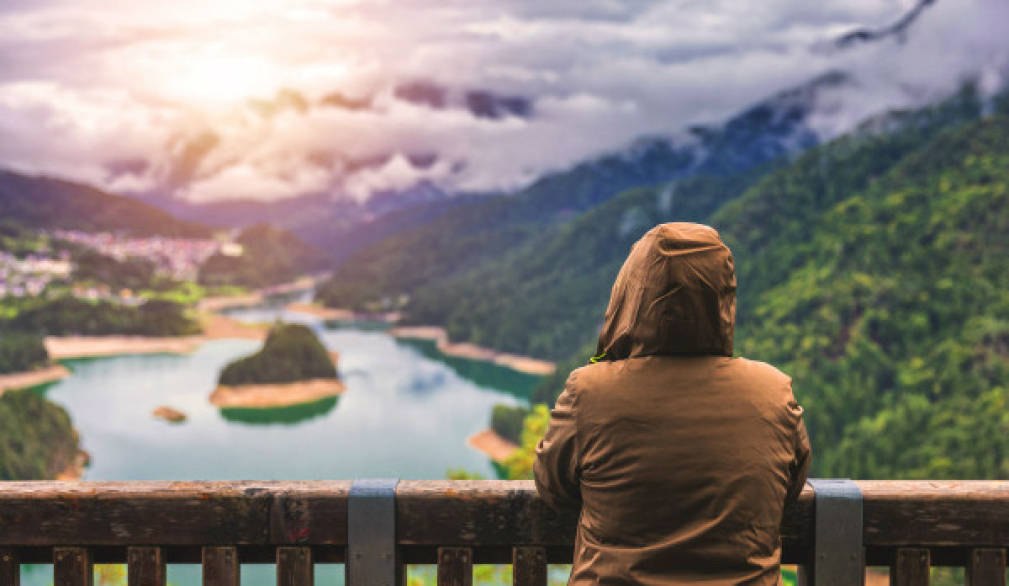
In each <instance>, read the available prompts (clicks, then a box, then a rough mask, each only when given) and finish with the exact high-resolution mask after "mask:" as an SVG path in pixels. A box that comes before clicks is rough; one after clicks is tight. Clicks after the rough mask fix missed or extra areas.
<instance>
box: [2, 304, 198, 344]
mask: <svg viewBox="0 0 1009 586" xmlns="http://www.w3.org/2000/svg"><path fill="white" fill-rule="evenodd" d="M16 309H17V312H16V314H15V315H14V317H12V318H8V319H6V320H2V319H0V328H2V329H3V331H11V332H28V333H32V334H36V335H50V336H67V335H80V336H104V335H117V334H118V335H134V336H184V335H190V334H198V333H200V324H199V323H197V322H196V320H194V319H193V318H191V317H190V316H189V314H188V313H187V311H186V307H185V306H183V305H181V304H179V303H175V302H173V301H167V300H161V299H152V300H150V301H147V302H145V303H144V304H142V305H139V306H123V305H119V304H116V303H112V302H110V301H103V300H96V301H91V300H87V299H78V298H74V297H70V296H60V297H54V298H51V299H50V298H44V297H39V298H30V299H28V300H26V301H23V302H21V303H20V304H18V305H17V307H16Z"/></svg>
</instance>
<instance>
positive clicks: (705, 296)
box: [534, 223, 810, 585]
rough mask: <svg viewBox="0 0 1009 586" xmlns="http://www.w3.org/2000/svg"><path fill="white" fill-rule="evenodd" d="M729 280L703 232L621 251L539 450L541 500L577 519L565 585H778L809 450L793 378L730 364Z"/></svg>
mask: <svg viewBox="0 0 1009 586" xmlns="http://www.w3.org/2000/svg"><path fill="white" fill-rule="evenodd" d="M735 313H736V277H735V272H734V268H733V258H732V253H731V251H730V250H729V248H728V247H727V246H726V245H725V244H724V243H723V242H722V241H721V239H720V238H719V236H718V232H716V231H715V230H714V229H713V228H710V227H708V226H703V225H700V224H690V223H670V224H661V225H659V226H656V227H655V228H652V229H651V230H650V231H649V232H648V233H647V234H645V236H644V237H642V238H641V239H640V240H639V241H638V242H637V243H635V244H634V246H633V247H632V248H631V252H630V255H629V256H628V257H627V260H626V261H625V262H624V265H623V268H621V269H620V273H619V274H618V275H617V279H616V282H615V283H614V284H613V291H612V294H611V297H610V303H609V306H608V308H607V309H606V317H605V320H604V323H603V327H602V330H601V333H600V335H599V344H598V347H597V356H596V357H594V358H593V364H589V365H587V366H584V367H582V368H579V369H577V370H575V371H574V372H572V373H571V376H570V377H568V380H567V383H566V384H565V388H564V391H563V393H562V394H561V395H560V397H559V398H558V399H557V403H556V406H555V407H554V409H553V410H552V411H551V418H550V426H549V428H548V429H547V432H546V434H545V435H544V437H543V439H542V440H541V441H540V442H539V444H538V446H537V448H536V461H535V464H534V473H535V479H536V489H537V491H538V492H539V494H540V496H541V497H542V498H543V499H544V500H545V501H546V502H547V504H549V505H550V506H551V507H554V508H556V509H574V510H580V515H579V521H578V529H577V534H576V536H575V551H574V564H573V567H572V570H571V577H570V579H569V581H568V584H569V585H582V584H605V585H618V584H619V585H625V584H626V585H630V584H642V585H651V584H686V583H691V584H712V585H715V584H717V585H722V584H725V585H728V584H780V582H781V571H780V559H781V537H780V534H779V530H780V529H779V528H780V526H781V520H782V513H783V510H784V506H785V504H786V503H788V502H792V501H794V500H795V499H796V498H797V497H798V495H799V493H800V492H801V490H802V487H803V485H804V484H805V481H806V474H807V471H808V468H809V459H810V447H809V440H808V438H807V436H806V429H805V425H804V424H803V420H802V407H800V406H799V404H798V403H797V402H796V400H795V397H794V396H793V395H792V386H791V379H790V378H789V377H788V376H786V375H785V374H783V373H781V372H780V371H778V370H777V369H776V368H774V367H773V366H770V365H768V364H765V363H763V362H756V361H753V360H747V359H745V358H733V357H732V337H733V330H734V327H735Z"/></svg>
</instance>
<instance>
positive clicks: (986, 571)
mask: <svg viewBox="0 0 1009 586" xmlns="http://www.w3.org/2000/svg"><path fill="white" fill-rule="evenodd" d="M1005 558H1006V552H1005V550H1004V549H997V548H977V549H975V550H974V551H972V552H970V559H969V560H968V561H967V576H966V578H967V580H966V581H965V584H966V586H1005V561H1006V559H1005Z"/></svg>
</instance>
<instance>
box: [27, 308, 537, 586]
mask: <svg viewBox="0 0 1009 586" xmlns="http://www.w3.org/2000/svg"><path fill="white" fill-rule="evenodd" d="M229 315H230V316H232V317H235V318H237V319H241V320H243V321H251V322H272V321H273V320H275V319H277V318H281V319H283V320H285V321H292V322H298V323H304V324H306V325H309V326H311V327H312V328H313V329H314V330H315V331H316V333H317V334H318V336H319V339H320V340H321V341H322V342H323V344H325V346H326V347H327V348H328V349H330V350H336V351H337V352H339V353H340V358H339V365H338V371H339V373H340V377H341V379H342V380H343V382H344V383H345V384H346V387H347V391H346V392H345V393H344V394H343V395H342V396H340V397H339V398H337V399H330V400H324V401H321V402H319V403H315V404H312V405H308V406H302V407H291V408H285V409H273V410H221V409H218V408H217V407H214V406H213V405H211V404H210V402H209V400H208V397H209V395H210V393H211V391H212V390H213V389H214V387H215V386H216V382H217V376H218V374H219V372H220V370H221V368H222V367H223V366H224V365H225V364H227V363H228V362H229V361H231V360H234V359H235V358H238V357H240V356H243V355H246V354H249V353H251V352H254V351H255V350H256V349H257V348H258V347H259V345H260V344H259V343H258V342H255V341H250V340H216V341H212V342H208V343H206V344H204V345H203V346H201V347H200V348H199V349H198V350H197V351H196V352H194V353H192V354H189V355H138V356H116V357H110V358H96V359H87V360H70V361H66V362H65V364H66V365H67V366H68V367H69V368H70V370H71V371H72V372H73V374H72V376H70V377H68V378H66V379H64V380H61V381H58V382H56V383H53V384H51V385H49V386H47V387H45V388H44V389H43V390H42V391H40V392H44V393H45V395H46V397H48V398H49V399H50V400H52V401H53V402H55V403H57V404H59V405H61V406H63V407H64V408H66V410H67V411H68V412H69V413H70V417H71V418H72V420H73V423H74V427H76V428H77V430H78V431H79V432H80V436H81V444H82V447H83V448H84V449H85V450H87V451H88V452H89V453H90V454H91V456H92V462H91V465H90V467H89V468H87V469H86V471H85V474H84V480H250V479H251V480H285V479H290V480H295V479H297V480H308V479H351V478H360V477H399V478H408V479H425V478H427V479H435V478H445V475H446V471H447V470H449V469H452V468H464V469H466V470H467V471H470V472H474V473H478V474H480V475H482V476H484V477H486V478H494V477H495V468H494V466H493V464H492V462H491V461H490V460H489V459H488V458H487V457H486V456H484V455H483V454H482V453H480V452H478V451H476V450H474V449H473V448H470V447H469V446H467V445H466V438H467V437H469V436H470V435H471V434H473V433H476V432H478V431H480V430H482V429H485V428H487V427H488V425H489V422H490V414H491V410H492V408H493V406H494V405H496V404H499V403H503V404H509V405H515V404H519V403H522V402H524V401H525V400H526V398H527V397H528V396H529V393H531V391H532V389H533V387H535V386H536V383H537V381H538V378H537V377H534V376H531V375H526V374H522V373H518V372H516V371H513V370H510V369H506V368H503V367H500V366H497V365H494V364H489V363H481V362H475V361H470V360H464V359H459V358H453V357H448V356H445V355H443V354H441V353H440V352H438V351H437V349H436V348H435V346H434V343H433V342H427V341H419V340H401V339H397V338H394V337H392V336H391V335H389V334H388V333H386V332H385V331H384V330H383V329H382V328H381V327H378V326H377V325H368V324H344V325H338V324H328V325H327V324H325V323H323V322H321V321H320V320H319V319H317V318H313V317H312V316H308V315H305V314H299V313H292V312H288V311H285V310H283V309H281V308H280V307H276V308H271V307H264V308H254V309H246V310H240V311H232V312H229ZM160 405H168V406H170V407H173V408H175V409H178V410H180V411H182V412H184V413H185V414H186V415H187V416H188V419H187V420H186V421H185V422H183V423H169V422H166V421H163V420H160V419H156V418H154V417H153V416H152V415H151V412H152V411H153V410H154V409H155V408H156V407H158V406H160ZM319 572H320V575H319V578H320V582H328V583H342V579H341V578H340V577H339V574H340V573H341V572H340V570H339V569H336V568H328V569H327V568H325V567H322V568H320V570H319ZM273 575H274V574H273V569H272V567H265V566H250V567H243V576H242V578H243V583H245V584H269V583H273V580H274V578H273ZM199 576H200V574H199V566H172V567H170V569H169V581H170V582H172V583H174V584H177V585H179V586H181V585H182V584H199V582H200V578H199ZM23 578H24V580H23V582H24V583H25V584H30V585H33V586H34V585H35V584H38V585H40V586H41V585H45V584H50V583H52V568H51V566H38V567H32V568H27V567H26V568H25V572H24V575H23Z"/></svg>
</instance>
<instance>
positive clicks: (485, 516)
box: [396, 480, 1009, 563]
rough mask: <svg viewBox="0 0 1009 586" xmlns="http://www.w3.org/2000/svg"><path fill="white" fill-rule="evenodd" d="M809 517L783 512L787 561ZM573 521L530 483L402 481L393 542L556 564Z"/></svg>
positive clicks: (808, 500) (806, 539) (809, 497)
mask: <svg viewBox="0 0 1009 586" xmlns="http://www.w3.org/2000/svg"><path fill="white" fill-rule="evenodd" d="M1007 484H1009V483H1007ZM812 515H813V492H812V490H811V489H808V488H807V489H806V490H805V491H804V492H803V494H802V496H801V497H800V499H799V502H798V503H797V504H796V505H795V506H793V507H790V508H789V509H788V510H786V511H785V520H784V523H783V525H782V539H783V543H784V553H783V556H784V559H785V560H786V561H789V562H792V563H795V562H797V561H804V560H805V559H806V558H807V556H808V551H807V546H808V544H809V543H811V542H812V524H811V520H812ZM1006 516H1007V517H1009V515H1006ZM577 520H578V515H577V512H568V513H558V512H556V511H554V510H552V509H550V508H549V507H548V506H547V505H546V504H545V503H543V501H542V500H540V499H539V497H538V496H537V494H536V487H535V486H534V484H533V482H532V481H515V480H512V481H507V480H505V481H491V480H463V481H449V480H423V481H414V480H401V481H400V482H399V485H398V486H397V488H396V534H397V540H398V542H399V543H400V544H402V545H405V546H407V547H414V548H425V547H431V548H436V547H438V546H440V545H444V544H447V543H451V544H460V545H471V546H480V547H481V551H483V548H494V547H501V548H504V549H505V551H506V553H505V558H504V559H505V560H507V559H508V557H509V553H510V551H511V547H512V546H513V545H515V544H516V543H525V544H536V545H541V546H544V547H546V548H547V559H548V561H552V562H555V563H560V562H563V561H564V560H563V559H561V558H562V557H563V556H560V557H559V556H558V555H557V552H558V551H561V550H563V549H564V548H567V549H568V550H569V549H570V548H571V546H572V545H573V544H574V536H575V526H576V523H577ZM1007 526H1009V519H1007ZM570 555H571V554H570V553H568V554H567V558H568V561H570Z"/></svg>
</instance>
